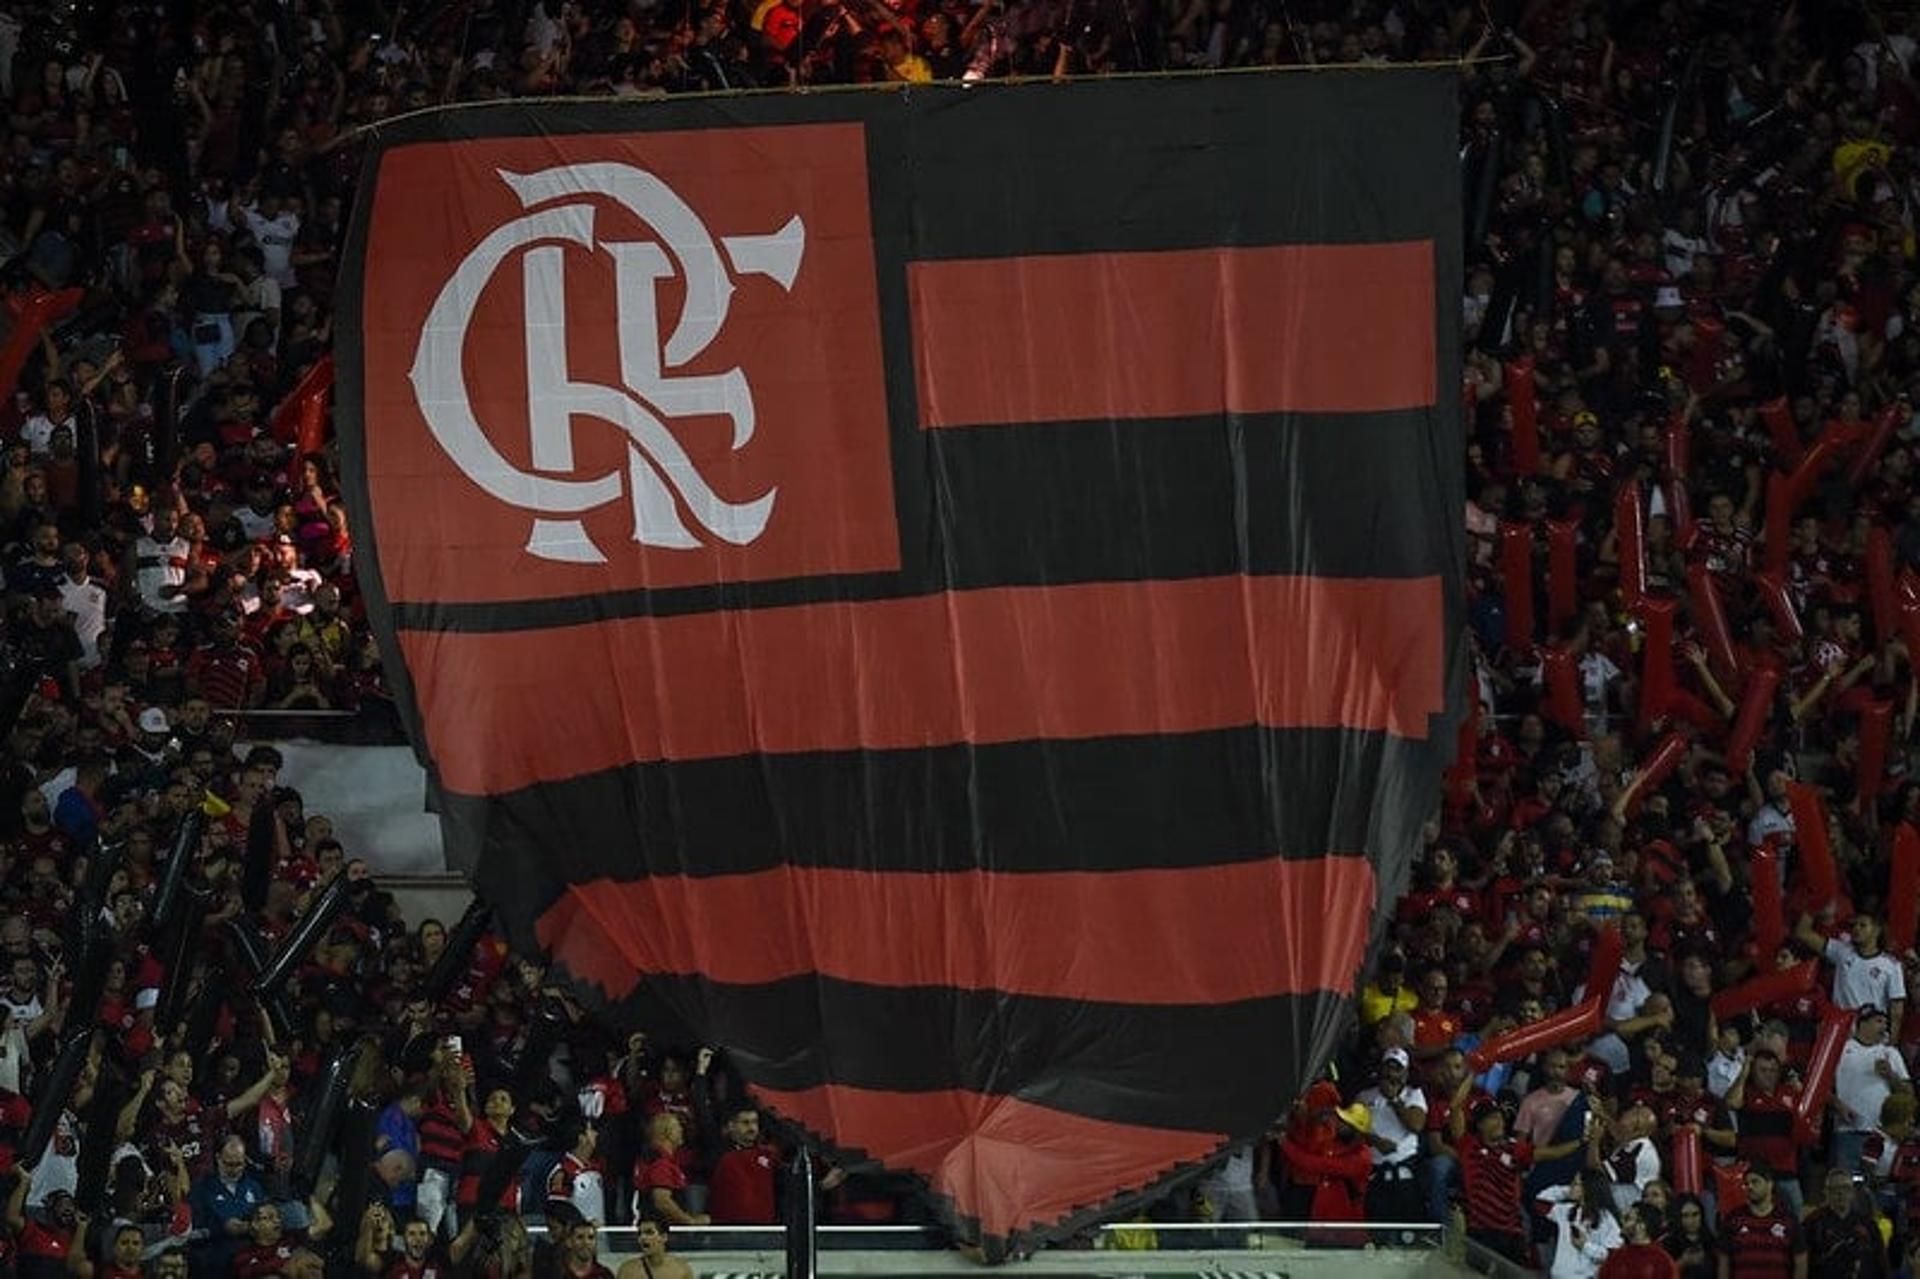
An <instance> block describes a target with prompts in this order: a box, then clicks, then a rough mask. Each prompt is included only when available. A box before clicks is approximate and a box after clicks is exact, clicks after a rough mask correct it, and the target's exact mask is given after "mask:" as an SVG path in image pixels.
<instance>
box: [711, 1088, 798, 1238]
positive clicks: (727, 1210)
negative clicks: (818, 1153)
mask: <svg viewBox="0 0 1920 1279" xmlns="http://www.w3.org/2000/svg"><path fill="white" fill-rule="evenodd" d="M721 1131H722V1132H723V1133H724V1134H725V1135H726V1139H727V1151H726V1153H725V1154H723V1155H721V1156H720V1158H718V1159H716V1160H715V1161H714V1164H713V1175H712V1176H710V1177H709V1178H708V1179H707V1212H708V1215H710V1216H711V1217H712V1218H713V1220H714V1224H715V1225H720V1226H769V1225H772V1224H773V1223H775V1222H776V1221H778V1220H779V1219H780V1218H779V1213H778V1209H777V1207H776V1205H775V1203H774V1183H775V1179H776V1174H777V1171H778V1169H779V1166H780V1156H779V1153H778V1152H777V1151H775V1150H774V1148H773V1147H772V1146H770V1145H768V1144H767V1143H766V1142H764V1141H762V1140H760V1112H759V1111H758V1110H756V1109H754V1108H753V1107H752V1106H741V1107H739V1108H738V1109H736V1110H735V1111H734V1112H733V1113H732V1114H730V1115H728V1116H727V1119H726V1123H724V1124H723V1125H722V1126H721Z"/></svg>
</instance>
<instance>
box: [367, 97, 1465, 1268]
mask: <svg viewBox="0 0 1920 1279" xmlns="http://www.w3.org/2000/svg"><path fill="white" fill-rule="evenodd" d="M1455 94H1456V83H1455V77H1454V75H1453V74H1452V73H1451V72H1446V71H1424V70H1412V71H1400V72H1330V73H1318V74H1294V75H1234V76H1219V77H1211V78H1178V79H1164V80H1159V79H1131V80H1113V81H1104V82H1094V83H1077V84H1063V85H1040V84H1036V85H1024V86H995V85H979V86H973V87H970V88H961V87H958V86H954V87H931V88H929V87H916V88H913V89H910V90H905V91H897V92H879V91H876V92H869V93H834V94H821V95H811V96H797V95H766V96H747V97H733V98H701V99H688V100H679V101H665V102H653V103H646V104H633V103H619V102H602V103H576V102H565V103H561V102H553V103H539V102H513V103H498V104H487V105H481V106H473V107H463V108H459V109H454V110H448V111H443V112H430V113H424V114H420V115H415V116H411V117H407V118H404V119H401V120H399V121H396V122H394V123H391V124H389V125H386V126H383V127H382V128H381V130H380V131H379V132H378V134H377V135H375V139H374V142H373V152H372V154H371V155H370V156H369V158H368V160H367V168H366V173H365V177H364V179H363V181H362V183H361V187H360V191H359V199H358V204H357V207H356V210H355V213H354V219H353V225H352V231H351V236H350V242H349V252H348V260H347V265H346V268H345V273H344V278H343V282H342V283H343V289H344V298H343V302H342V306H341V310H340V316H341V320H340V327H341V342H340V348H339V387H340V397H339V404H338V410H337V413H338V419H339V424H340V429H341V437H342V442H343V447H344V450H345V456H346V461H347V467H346V471H347V484H348V486H349V494H348V495H349V500H350V504H351V508H352V511H353V515H354V520H355V525H354V532H355V537H356V545H357V548H358V550H359V556H358V564H359V567H360V573H361V580H362V581H363V583H365V586H366V589H367V591H368V596H369V599H368V602H369V607H370V611H371V614H372V617H373V621H374V625H375V628H376V631H377V633H378V635H379V637H380V640H381V643H382V645H383V652H384V655H385V659H386V665H387V673H388V677H389V680H390V682H391V683H392V685H393V687H394V689H395V692H396V694H397V696H398V698H399V701H400V704H401V707H402V712H403V715H404V717H405V718H406V721H407V724H408V727H409V730H410V732H411V734H412V737H413V741H414V743H415V747H416V749H417V750H418V751H419V753H420V755H421V757H422V758H423V760H424V761H425V762H426V764H427V766H428V769H429V772H430V776H431V777H432V779H433V783H434V786H435V790H436V796H435V799H436V803H437V805H438V809H439V811H440V813H441V814H442V819H443V824H444V827H445V832H446V839H447V847H448V849H449V853H450V856H451V858H452V859H453V860H455V861H456V862H457V863H458V864H459V865H461V866H462V867H464V868H465V869H467V870H468V871H469V872H470V873H471V874H472V876H473V879H474V882H475V884H476V886H477V888H478V891H479V892H480V893H481V894H482V896H483V897H485V898H486V899H487V900H488V901H490V902H491V903H493V904H494V905H495V907H496V908H497V909H498V911H499V914H500V917H501V918H502V919H503V921H504V922H505V926H506V928H507V930H508V932H509V934H510V937H511V940H512V941H513V943H514V944H515V945H516V946H517V947H519V948H520V949H522V950H523V951H524V952H526V953H529V954H543V955H545V956H547V957H548V958H550V959H551V960H552V962H553V963H554V964H555V965H556V966H557V968H558V969H559V970H560V971H562V972H563V973H564V974H565V975H566V976H568V977H570V978H571V979H573V980H574V981H575V982H577V983H579V984H580V985H581V986H582V987H583V988H585V989H587V990H588V991H589V992H590V993H591V994H592V995H593V996H594V997H595V998H596V999H597V1000H598V1002H599V1003H600V1004H601V1006H602V1007H603V1009H604V1010H605V1011H606V1013H607V1014H608V1015H609V1016H612V1017H614V1018H616V1019H626V1020H630V1021H641V1020H645V1019H647V1018H648V1017H650V1016H653V1015H657V1014H659V1013H662V1012H667V1013H671V1014H672V1016H673V1017H675V1018H676V1019H678V1020H679V1021H680V1022H682V1023H684V1025H685V1026H686V1027H688V1028H689V1029H690V1031H691V1032H692V1033H694V1034H697V1035H698V1036H699V1037H700V1038H701V1040H702V1041H703V1042H710V1043H715V1044H720V1045H724V1046H725V1048H726V1049H727V1051H728V1054H729V1057H730V1059H731V1061H732V1062H733V1063H734V1064H735V1065H736V1066H737V1068H738V1069H739V1070H740V1072H741V1073H742V1074H743V1075H744V1076H745V1077H746V1079H747V1080H748V1081H749V1083H750V1084H751V1086H752V1087H753V1090H754V1092H755V1093H756V1095H757V1096H758V1098H759V1099H760V1101H761V1102H762V1103H763V1104H765V1105H767V1106H769V1107H771V1108H772V1109H773V1110H774V1111H775V1112H776V1113H777V1114H779V1115H780V1116H782V1117H784V1118H786V1119H788V1120H790V1121H792V1122H794V1123H795V1124H797V1125H799V1126H801V1127H802V1128H804V1129H805V1130H807V1131H808V1132H810V1133H811V1134H813V1135H814V1136H815V1137H816V1138H817V1139H818V1140H820V1141H821V1142H822V1143H823V1144H824V1145H825V1146H827V1147H829V1148H831V1149H832V1150H834V1151H837V1152H839V1154H840V1155H841V1156H842V1157H843V1158H870V1159H873V1160H878V1161H880V1162H881V1163H883V1164H884V1165H886V1166H887V1167H888V1168H891V1169H894V1170H896V1171H899V1172H904V1173H910V1174H912V1175H914V1176H915V1177H917V1178H918V1179H919V1180H920V1181H921V1182H922V1183H923V1185H924V1187H925V1190H926V1192H927V1194H928V1197H929V1199H930V1200H931V1201H932V1202H933V1203H934V1204H935V1205H936V1206H937V1208H938V1209H939V1210H940V1211H941V1213H942V1214H943V1215H944V1216H945V1218H946V1219H947V1220H948V1221H950V1222H951V1223H952V1224H953V1225H954V1227H955V1228H956V1229H957V1230H958V1231H959V1233H960V1234H961V1235H962V1236H963V1237H965V1238H967V1239H972V1240H977V1241H980V1242H982V1243H983V1244H985V1245H986V1247H987V1248H988V1250H989V1253H990V1254H992V1255H1004V1254H1005V1253H1006V1252H1007V1251H1009V1250H1010V1249H1013V1248H1016V1247H1020V1246H1024V1245H1026V1244H1029V1243H1033V1242H1038V1241H1044V1240H1047V1239H1051V1238H1056V1237H1060V1236H1061V1235H1063V1234H1066V1233H1068V1232H1071V1231H1072V1230H1074V1229H1077V1228H1079V1227H1080V1226H1082V1225H1084V1224H1086V1223H1088V1222H1090V1221H1092V1220H1093V1219H1095V1218H1096V1217H1097V1216H1099V1215H1101V1214H1103V1213H1110V1212H1113V1211H1118V1210H1120V1209H1121V1208H1123V1207H1125V1206H1126V1204H1127V1203H1129V1202H1132V1201H1137V1200H1138V1199H1139V1198H1140V1197H1142V1196H1145V1195H1150V1194H1153V1193H1156V1192H1158V1191H1159V1190H1162V1189H1164V1188H1165V1187H1166V1186H1168V1185H1169V1184H1171V1183H1172V1181H1173V1180H1175V1179H1177V1178H1179V1177H1181V1176H1183V1175H1187V1174H1190V1173H1191V1172H1192V1171H1193V1170H1194V1169H1196V1168H1198V1167H1201V1166H1203V1165H1204V1164H1205V1163H1206V1162H1207V1161H1208V1160H1210V1159H1212V1158H1214V1157H1216V1156H1217V1155H1219V1154H1220V1153H1221V1152H1223V1151H1224V1150H1225V1149H1226V1148H1228V1147H1229V1146H1231V1145H1232V1144H1234V1143H1236V1142H1240V1141H1244V1140H1248V1139H1252V1138H1255V1137H1258V1136H1259V1135H1261V1134H1262V1133H1263V1132H1264V1131H1265V1130H1266V1128H1267V1126H1268V1125H1269V1123H1270V1122H1271V1121H1272V1120H1274V1119H1275V1118H1276V1117H1277V1116H1278V1115H1279V1114H1281V1113H1282V1112H1283V1110H1284V1109H1285V1108H1286V1106H1287V1105H1288V1104H1289V1102H1290V1101H1291V1100H1292V1098H1293V1097H1294V1095H1295V1093H1296V1092H1297V1091H1298V1089H1299V1088H1300V1087H1301V1086H1302V1085H1303V1084H1304V1083H1305V1082H1307V1081H1309V1080H1310V1078H1311V1077H1312V1076H1313V1075H1315V1074H1316V1073H1317V1072H1318V1071H1319V1070H1320V1068H1321V1067H1322V1066H1323V1065H1324V1064H1325V1062H1326V1060H1327V1058H1328V1056H1329V1054H1330V1052H1331V1050H1332V1048H1333V1046H1334V1043H1335V1040H1336V1037H1337V1035H1338V1034H1339V1033H1340V1030H1341V1028H1342V1024H1343V1018H1344V1013H1345V1008H1346V1005H1347V1001H1348V998H1349V997H1350V995H1351V993H1352V991H1353V988H1354V983H1355V980H1356V977H1357V975H1358V973H1359V971H1360V968H1361V965H1362V963H1363V960H1364V958H1365V955H1366V952H1367V948H1368V943H1369V939H1370V937H1371V936H1372V930H1373V925H1374V921H1375V920H1376V918H1379V917H1380V915H1381V911H1380V906H1381V904H1382V903H1383V902H1387V901H1390V900H1391V899H1392V897H1393V896H1394V895H1395V894H1396V893H1397V892H1398V891H1399V890H1400V889H1401V888H1402V887H1403V886H1404V883H1405V879H1406V869H1407V865H1408V862H1409V859H1410V857H1411V855H1412V852H1413V850H1414V849H1415V848H1416V847H1417V845H1418V842H1419V835H1420V826H1421V822H1422V820H1423V819H1424V818H1425V817H1426V816H1427V815H1428V813H1429V812H1430V811H1431V810H1432V808H1433V805H1434V803H1435V802H1436V799H1437V797H1438V795H1439V782H1440V777H1441V770H1442V768H1443V767H1444V765H1445V763H1446V762H1447V756H1448V754H1449V752H1450V749H1451V744H1452V742H1453V741H1454V739H1455V737H1456V735H1457V734H1456V732H1455V726H1456V724H1457V714H1458V709H1459V708H1458V706H1457V705H1456V704H1455V702H1456V701H1457V697H1456V696H1454V694H1455V692H1456V690H1459V689H1461V688H1462V687H1463V682H1464V674H1463V672H1464V666H1463V649H1462V645H1461V642H1460V638H1459V636H1460V629H1461V628H1460V619H1461V616H1462V612H1461V604H1460V578H1461V565H1462V562H1463V560H1462V556H1463V550H1462V546H1463V525H1462V515H1461V512H1462V510H1463V509H1464V505H1463V503H1464V498H1463V494H1462V491H1461V485H1462V480H1461V471H1460V464H1459V459H1460V456H1461V452H1462V448H1461V432H1460V422H1459V396H1458V394H1457V382H1458V373H1457V370H1458V364H1459V351H1458V345H1457V344H1458V337H1457V331H1456V330H1457V312H1458V297H1459V294H1460V287H1459V262H1460V229H1461V228H1460V219H1461V212H1460V205H1459V182H1458V175H1457V160H1456V157H1455V149H1456V144H1455V120H1456V105H1455Z"/></svg>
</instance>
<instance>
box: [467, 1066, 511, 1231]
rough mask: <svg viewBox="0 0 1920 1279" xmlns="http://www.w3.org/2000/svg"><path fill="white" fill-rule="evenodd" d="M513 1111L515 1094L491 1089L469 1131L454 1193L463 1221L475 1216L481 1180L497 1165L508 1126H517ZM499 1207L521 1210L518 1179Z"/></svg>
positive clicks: (499, 1089)
mask: <svg viewBox="0 0 1920 1279" xmlns="http://www.w3.org/2000/svg"><path fill="white" fill-rule="evenodd" d="M513 1109H514V1101H513V1093H512V1092H511V1091H510V1090H509V1089H507V1088H504V1087H498V1086H496V1087H493V1088H489V1089H487V1096H486V1100H485V1101H484V1102H483V1103H482V1104H481V1108H480V1119H479V1121H478V1122H477V1123H475V1124H474V1125H473V1127H472V1128H470V1129H468V1130H467V1144H466V1148H465V1149H464V1150H463V1151H462V1152H461V1154H460V1183H459V1185H458V1186H456V1187H455V1188H454V1193H453V1199H454V1203H456V1204H457V1205H459V1208H460V1216H461V1219H462V1220H465V1219H466V1218H468V1217H469V1216H471V1215H472V1212H473V1207H474V1202H475V1201H476V1200H477V1199H478V1198H479V1197H480V1179H481V1178H482V1177H483V1176H485V1175H486V1171H487V1165H488V1164H490V1163H492V1162H493V1157H494V1155H496V1154H498V1153H499V1151H500V1139H501V1138H502V1137H504V1136H506V1133H507V1125H508V1124H510V1123H512V1122H513ZM499 1206H500V1207H502V1208H505V1209H507V1210H508V1211H517V1210H518V1208H519V1206H520V1183H519V1181H518V1179H515V1180H514V1181H512V1182H509V1183H508V1185H507V1189H506V1191H505V1192H504V1193H503V1194H502V1195H501V1197H500V1205H499Z"/></svg>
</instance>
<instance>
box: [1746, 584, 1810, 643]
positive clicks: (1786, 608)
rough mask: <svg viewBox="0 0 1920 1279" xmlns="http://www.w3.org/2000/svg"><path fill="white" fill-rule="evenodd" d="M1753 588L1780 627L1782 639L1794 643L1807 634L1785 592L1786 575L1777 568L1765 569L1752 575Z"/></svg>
mask: <svg viewBox="0 0 1920 1279" xmlns="http://www.w3.org/2000/svg"><path fill="white" fill-rule="evenodd" d="M1753 586H1754V590H1755V591H1757V592H1758V593H1759V595H1760V600H1761V602H1762V603H1764V604H1765V605H1766V606H1767V612H1768V613H1770V614H1772V615H1773V624H1774V625H1775V626H1777V627H1779V628H1780V636H1781V638H1782V639H1787V640H1792V641H1795V642H1796V643H1797V642H1798V641H1800V640H1803V639H1805V638H1806V636H1807V632H1806V628H1805V627H1803V626H1802V625H1801V624H1800V614H1799V612H1798V610H1796V609H1795V608H1794V607H1793V596H1792V595H1790V594H1788V593H1787V576H1786V574H1785V573H1783V572H1781V571H1780V570H1779V569H1772V568H1770V569H1766V570H1765V571H1763V572H1759V573H1755V574H1754V575H1753Z"/></svg>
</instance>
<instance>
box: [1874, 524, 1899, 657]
mask: <svg viewBox="0 0 1920 1279" xmlns="http://www.w3.org/2000/svg"><path fill="white" fill-rule="evenodd" d="M1866 560H1867V602H1868V603H1869V604H1870V605H1872V609H1873V638H1874V639H1875V640H1876V641H1878V642H1879V643H1881V644H1885V643H1886V642H1887V641H1889V640H1891V639H1893V638H1894V637H1895V636H1896V635H1898V634H1899V633H1900V630H1899V628H1900V612H1899V608H1898V605H1897V604H1896V603H1895V599H1894V590H1893V535H1892V534H1891V533H1889V532H1887V529H1886V526H1885V525H1883V524H1876V525H1874V526H1873V527H1872V528H1870V529H1868V530H1867V555H1866Z"/></svg>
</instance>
